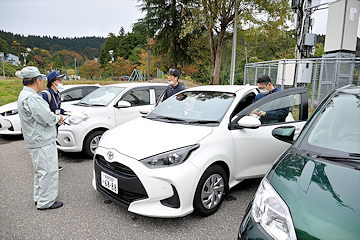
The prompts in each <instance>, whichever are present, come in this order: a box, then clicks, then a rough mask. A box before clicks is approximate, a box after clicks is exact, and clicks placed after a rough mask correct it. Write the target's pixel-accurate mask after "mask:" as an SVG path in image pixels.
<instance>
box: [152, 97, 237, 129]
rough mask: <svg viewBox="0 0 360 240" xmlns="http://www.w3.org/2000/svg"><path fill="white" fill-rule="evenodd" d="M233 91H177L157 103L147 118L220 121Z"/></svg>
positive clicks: (189, 121)
mask: <svg viewBox="0 0 360 240" xmlns="http://www.w3.org/2000/svg"><path fill="white" fill-rule="evenodd" d="M234 98H235V94H234V93H226V92H212V91H187V92H183V93H178V94H176V95H174V96H172V97H171V98H168V99H167V100H166V101H164V102H163V103H161V104H160V105H158V106H157V107H156V108H155V109H154V110H153V111H152V112H151V113H150V114H149V115H148V117H149V118H158V119H159V118H176V119H182V120H184V122H187V123H191V122H195V121H204V123H205V122H206V121H207V122H208V121H213V122H220V121H221V120H222V118H223V117H224V115H225V113H226V111H227V110H228V108H229V107H230V105H231V104H232V102H233V101H234Z"/></svg>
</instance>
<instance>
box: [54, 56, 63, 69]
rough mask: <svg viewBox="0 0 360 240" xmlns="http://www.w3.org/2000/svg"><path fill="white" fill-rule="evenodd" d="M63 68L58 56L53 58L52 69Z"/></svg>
mask: <svg viewBox="0 0 360 240" xmlns="http://www.w3.org/2000/svg"><path fill="white" fill-rule="evenodd" d="M63 66H64V64H63V62H62V61H61V58H60V56H59V55H57V56H56V57H55V60H54V65H53V67H54V68H62V67H63Z"/></svg>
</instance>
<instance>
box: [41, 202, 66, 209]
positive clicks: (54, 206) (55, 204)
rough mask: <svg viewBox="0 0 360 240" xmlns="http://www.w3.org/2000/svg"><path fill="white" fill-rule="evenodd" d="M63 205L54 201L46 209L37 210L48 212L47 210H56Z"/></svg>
mask: <svg viewBox="0 0 360 240" xmlns="http://www.w3.org/2000/svg"><path fill="white" fill-rule="evenodd" d="M63 205H64V204H63V203H62V202H58V201H55V202H54V204H53V205H51V207H48V208H38V210H48V209H56V208H60V207H62V206H63Z"/></svg>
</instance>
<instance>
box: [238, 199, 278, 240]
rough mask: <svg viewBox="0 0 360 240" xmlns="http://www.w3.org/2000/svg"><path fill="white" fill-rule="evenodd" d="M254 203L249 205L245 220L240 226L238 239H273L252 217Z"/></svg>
mask: <svg viewBox="0 0 360 240" xmlns="http://www.w3.org/2000/svg"><path fill="white" fill-rule="evenodd" d="M252 203H253V202H252V201H251V202H250V204H249V205H248V207H247V209H246V212H245V215H244V218H243V220H242V222H241V224H240V228H239V234H238V239H239V240H245V239H273V238H272V237H270V235H268V234H267V233H266V232H265V230H264V229H263V228H262V227H261V226H260V225H259V224H258V223H256V222H255V221H254V220H253V218H252V217H251V207H252Z"/></svg>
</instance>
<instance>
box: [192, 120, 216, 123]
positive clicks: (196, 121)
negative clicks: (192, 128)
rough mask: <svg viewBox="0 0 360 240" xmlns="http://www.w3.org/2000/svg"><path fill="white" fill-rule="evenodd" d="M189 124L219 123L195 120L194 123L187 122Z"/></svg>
mask: <svg viewBox="0 0 360 240" xmlns="http://www.w3.org/2000/svg"><path fill="white" fill-rule="evenodd" d="M188 123H189V124H208V123H220V122H219V121H215V120H195V121H188Z"/></svg>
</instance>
